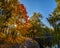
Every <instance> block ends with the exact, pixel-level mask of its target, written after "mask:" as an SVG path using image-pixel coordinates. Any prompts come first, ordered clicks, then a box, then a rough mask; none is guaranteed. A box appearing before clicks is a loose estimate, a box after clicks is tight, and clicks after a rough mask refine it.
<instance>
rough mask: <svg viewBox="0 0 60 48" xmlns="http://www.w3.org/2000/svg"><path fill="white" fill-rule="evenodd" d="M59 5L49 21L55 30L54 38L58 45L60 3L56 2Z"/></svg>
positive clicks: (59, 38)
mask: <svg viewBox="0 0 60 48" xmlns="http://www.w3.org/2000/svg"><path fill="white" fill-rule="evenodd" d="M56 3H57V7H56V8H55V10H54V11H53V12H52V14H51V15H50V17H49V18H48V19H47V20H48V22H49V23H50V24H51V25H52V27H53V29H54V32H55V33H54V38H55V41H57V42H56V43H57V44H58V43H59V40H60V37H59V36H60V9H59V8H60V1H59V0H56Z"/></svg>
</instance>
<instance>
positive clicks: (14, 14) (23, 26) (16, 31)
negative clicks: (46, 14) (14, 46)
mask: <svg viewBox="0 0 60 48" xmlns="http://www.w3.org/2000/svg"><path fill="white" fill-rule="evenodd" d="M28 28H29V21H28V16H27V12H26V9H25V7H24V5H23V4H20V3H19V2H18V0H0V36H1V37H0V38H1V39H0V40H2V41H3V40H4V41H5V42H7V43H20V41H21V42H22V41H24V39H23V40H21V38H22V37H21V35H25V33H27V29H28ZM14 40H15V41H14Z"/></svg>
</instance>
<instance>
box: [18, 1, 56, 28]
mask: <svg viewBox="0 0 60 48" xmlns="http://www.w3.org/2000/svg"><path fill="white" fill-rule="evenodd" d="M19 2H20V3H21V4H24V6H25V7H26V10H27V15H28V16H29V17H31V16H32V14H33V12H37V13H38V12H40V13H41V14H42V16H43V19H42V22H43V23H44V24H45V25H46V26H48V27H50V25H49V23H48V21H47V20H46V17H49V14H51V13H52V12H53V10H54V9H55V8H56V2H55V0H19Z"/></svg>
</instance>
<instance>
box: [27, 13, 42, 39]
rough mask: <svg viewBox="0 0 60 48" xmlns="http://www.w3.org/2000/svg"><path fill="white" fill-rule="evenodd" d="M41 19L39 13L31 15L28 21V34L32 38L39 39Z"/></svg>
mask: <svg viewBox="0 0 60 48" xmlns="http://www.w3.org/2000/svg"><path fill="white" fill-rule="evenodd" d="M41 18H42V15H41V14H40V13H36V12H34V13H33V15H32V16H31V17H30V19H29V21H30V28H29V30H28V32H29V33H28V34H30V36H31V37H32V38H34V37H39V36H40V35H41V33H42V26H43V23H42V21H41Z"/></svg>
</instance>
